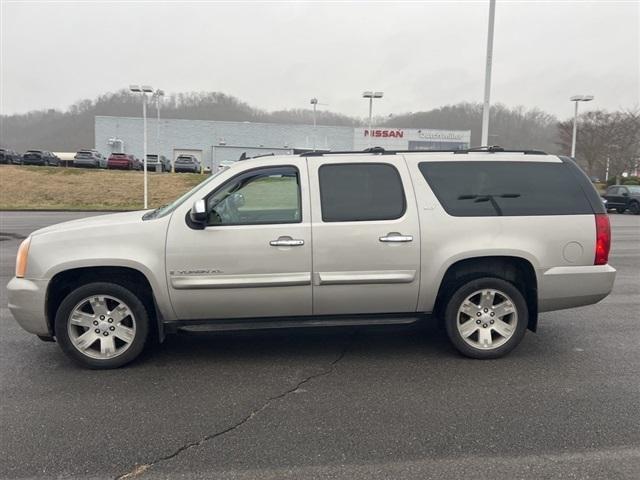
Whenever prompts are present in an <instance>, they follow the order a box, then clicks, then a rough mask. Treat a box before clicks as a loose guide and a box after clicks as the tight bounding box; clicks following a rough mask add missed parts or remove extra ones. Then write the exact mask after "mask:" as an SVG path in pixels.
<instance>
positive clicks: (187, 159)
mask: <svg viewBox="0 0 640 480" xmlns="http://www.w3.org/2000/svg"><path fill="white" fill-rule="evenodd" d="M201 168H202V167H201V165H200V160H198V159H197V158H196V157H195V156H194V155H178V158H176V161H175V162H174V163H173V170H174V171H175V172H176V173H180V172H191V173H200V171H201Z"/></svg>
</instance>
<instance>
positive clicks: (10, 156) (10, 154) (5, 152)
mask: <svg viewBox="0 0 640 480" xmlns="http://www.w3.org/2000/svg"><path fill="white" fill-rule="evenodd" d="M0 163H3V164H5V165H20V164H21V163H22V156H21V155H20V154H19V153H18V152H16V151H15V150H10V149H8V148H0Z"/></svg>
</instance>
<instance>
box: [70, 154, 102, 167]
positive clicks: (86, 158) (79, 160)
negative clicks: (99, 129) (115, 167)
mask: <svg viewBox="0 0 640 480" xmlns="http://www.w3.org/2000/svg"><path fill="white" fill-rule="evenodd" d="M73 166H74V167H92V168H106V167H107V159H106V158H104V157H103V156H102V154H101V153H100V152H98V151H97V150H93V149H92V150H88V149H87V150H79V151H78V153H76V155H75V157H73Z"/></svg>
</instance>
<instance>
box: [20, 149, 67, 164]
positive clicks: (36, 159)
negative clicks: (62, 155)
mask: <svg viewBox="0 0 640 480" xmlns="http://www.w3.org/2000/svg"><path fill="white" fill-rule="evenodd" d="M22 164H23V165H42V166H45V167H48V166H51V165H55V166H59V165H60V159H59V158H58V157H56V156H55V155H54V154H53V153H51V152H48V151H46V150H27V151H26V152H25V153H24V155H23V156H22Z"/></svg>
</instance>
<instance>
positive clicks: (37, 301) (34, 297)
mask: <svg viewBox="0 0 640 480" xmlns="http://www.w3.org/2000/svg"><path fill="white" fill-rule="evenodd" d="M48 283H49V281H48V280H28V279H26V278H16V277H14V278H12V279H11V281H10V282H9V284H8V285H7V297H8V303H9V305H8V307H9V310H10V311H11V314H12V315H13V318H15V319H16V321H17V322H18V323H19V324H20V326H21V327H22V328H24V329H25V330H26V331H27V332H29V333H34V334H36V335H41V336H45V337H50V336H51V335H52V334H53V333H52V332H50V331H49V325H48V324H47V315H46V312H45V304H46V295H47V285H48Z"/></svg>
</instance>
